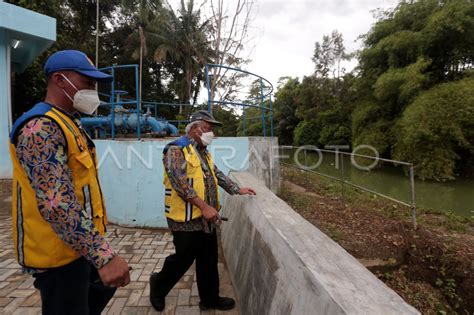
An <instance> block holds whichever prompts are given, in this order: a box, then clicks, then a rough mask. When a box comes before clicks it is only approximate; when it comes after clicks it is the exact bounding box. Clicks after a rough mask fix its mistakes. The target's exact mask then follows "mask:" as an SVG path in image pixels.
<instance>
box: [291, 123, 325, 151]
mask: <svg viewBox="0 0 474 315" xmlns="http://www.w3.org/2000/svg"><path fill="white" fill-rule="evenodd" d="M320 130H321V127H320V126H319V124H318V123H317V122H316V121H314V120H312V121H301V122H300V123H299V124H298V126H296V128H295V135H294V141H293V143H294V144H295V145H314V146H319V145H320V143H319V136H320Z"/></svg>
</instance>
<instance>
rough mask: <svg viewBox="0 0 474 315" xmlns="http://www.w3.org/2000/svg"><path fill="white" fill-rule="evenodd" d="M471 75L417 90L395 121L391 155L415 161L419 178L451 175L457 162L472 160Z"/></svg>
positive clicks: (473, 102) (473, 115)
mask: <svg viewBox="0 0 474 315" xmlns="http://www.w3.org/2000/svg"><path fill="white" fill-rule="evenodd" d="M473 86H474V76H473V77H467V78H465V79H463V80H459V81H455V82H449V83H443V84H439V85H436V86H435V87H433V88H431V89H430V90H428V91H425V92H423V93H421V94H420V95H419V96H418V97H417V98H416V99H415V100H414V102H413V103H412V104H410V106H409V107H407V109H406V110H405V111H404V113H403V116H402V117H401V119H400V120H399V122H398V123H397V127H398V128H397V129H398V131H399V134H398V136H397V138H396V144H395V146H394V154H393V155H394V157H395V158H397V159H401V160H404V161H409V162H412V163H414V164H415V166H416V168H417V174H418V176H419V177H420V178H422V179H426V178H430V179H436V180H449V179H454V178H455V176H456V175H458V172H460V171H462V169H460V166H461V165H459V162H461V161H465V162H467V163H466V164H464V165H462V166H464V167H466V168H467V167H469V169H470V171H471V172H472V170H473V166H474V163H472V156H473V155H474V89H473V88H472V87H473Z"/></svg>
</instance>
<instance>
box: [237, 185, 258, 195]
mask: <svg viewBox="0 0 474 315" xmlns="http://www.w3.org/2000/svg"><path fill="white" fill-rule="evenodd" d="M256 194H257V193H256V192H255V190H253V189H252V188H250V187H243V188H240V190H239V195H256Z"/></svg>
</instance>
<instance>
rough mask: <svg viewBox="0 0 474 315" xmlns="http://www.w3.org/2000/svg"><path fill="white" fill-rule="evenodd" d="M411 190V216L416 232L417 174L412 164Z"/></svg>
mask: <svg viewBox="0 0 474 315" xmlns="http://www.w3.org/2000/svg"><path fill="white" fill-rule="evenodd" d="M410 188H411V216H412V221H413V228H414V229H415V230H416V205H415V172H414V170H413V164H410Z"/></svg>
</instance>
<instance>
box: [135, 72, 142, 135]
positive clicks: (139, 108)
mask: <svg viewBox="0 0 474 315" xmlns="http://www.w3.org/2000/svg"><path fill="white" fill-rule="evenodd" d="M140 75H141V74H140ZM140 85H141V77H140ZM138 89H140V91H139V90H138ZM141 93H142V91H141V86H140V87H139V86H138V67H137V65H135V99H136V100H137V114H138V117H137V118H138V124H137V138H138V140H140V131H141V130H140V125H141V123H140V118H141V116H142V115H141V103H140V101H141V97H142V95H141Z"/></svg>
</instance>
